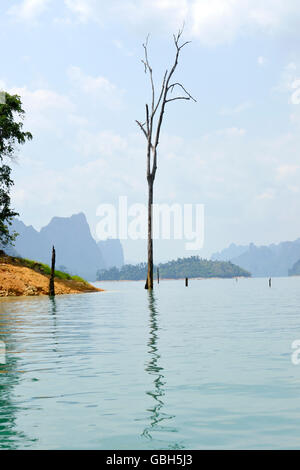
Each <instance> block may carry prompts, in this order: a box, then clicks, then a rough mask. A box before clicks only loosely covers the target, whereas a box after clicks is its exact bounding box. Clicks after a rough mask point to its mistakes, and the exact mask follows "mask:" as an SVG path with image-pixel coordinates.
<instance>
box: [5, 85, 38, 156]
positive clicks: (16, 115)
mask: <svg viewBox="0 0 300 470" xmlns="http://www.w3.org/2000/svg"><path fill="white" fill-rule="evenodd" d="M4 95H5V100H4V101H5V102H4V103H3V104H0V130H1V131H0V132H1V137H0V160H1V161H2V160H3V158H5V157H8V158H13V157H14V154H15V150H16V146H17V145H22V144H25V142H26V140H31V139H32V135H31V133H30V132H24V131H23V122H22V120H23V119H24V116H25V111H24V110H23V109H22V102H21V98H20V96H18V95H10V94H8V93H5V94H4ZM17 119H19V120H17Z"/></svg>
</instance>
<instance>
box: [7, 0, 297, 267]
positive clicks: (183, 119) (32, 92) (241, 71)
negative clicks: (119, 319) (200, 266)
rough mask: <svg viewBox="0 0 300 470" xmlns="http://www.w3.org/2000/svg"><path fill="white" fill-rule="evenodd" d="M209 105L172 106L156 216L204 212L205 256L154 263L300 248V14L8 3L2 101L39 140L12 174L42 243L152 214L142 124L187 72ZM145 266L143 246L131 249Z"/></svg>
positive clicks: (165, 252)
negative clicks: (105, 209) (251, 248)
mask: <svg viewBox="0 0 300 470" xmlns="http://www.w3.org/2000/svg"><path fill="white" fill-rule="evenodd" d="M183 23H184V24H185V26H184V34H183V37H184V40H188V41H191V43H190V44H188V45H187V46H186V47H185V48H184V49H183V50H182V54H181V56H180V62H179V65H178V68H177V71H176V80H178V81H180V82H181V83H183V84H184V86H185V87H186V88H187V89H188V91H189V92H190V93H191V94H192V95H193V96H194V97H195V98H196V100H197V102H196V103H194V102H192V101H175V102H172V103H169V104H168V108H167V111H166V116H165V121H164V123H163V128H162V135H161V139H160V146H159V155H158V170H157V177H156V180H155V202H156V203H166V204H173V203H180V204H186V203H192V204H204V207H205V227H204V231H205V239H204V246H203V249H202V250H199V251H197V252H189V251H187V250H185V244H184V243H183V242H181V241H171V242H167V241H157V242H155V252H154V254H155V261H165V260H167V259H174V258H177V257H178V256H190V255H194V254H199V255H200V256H209V255H210V254H211V253H213V252H215V251H219V250H220V249H222V248H225V247H226V246H228V245H229V244H230V243H232V242H234V243H237V244H248V243H251V242H253V243H255V244H258V245H262V244H270V243H278V242H280V241H284V240H294V239H296V238H298V237H300V217H299V209H300V198H299V196H300V184H299V181H300V178H299V177H300V155H299V150H300V132H299V131H300V47H299V46H300V3H299V1H298V0H159V1H158V0H151V1H150V0H138V1H137V0H110V1H109V2H107V1H102V0H2V1H1V4H0V38H1V43H2V48H1V68H0V89H2V90H5V91H8V92H9V93H14V94H15V93H16V94H18V95H20V96H21V99H22V102H23V107H24V109H25V111H26V118H25V122H24V129H25V130H29V131H31V132H32V134H33V137H34V138H33V140H32V142H30V143H27V144H26V145H25V146H22V148H20V149H18V158H17V161H16V162H15V163H14V164H13V178H14V180H15V187H14V189H13V192H12V202H13V206H14V207H15V208H16V209H17V211H18V212H19V213H20V218H21V220H23V222H24V223H26V224H27V225H33V226H34V227H35V228H37V229H40V228H41V227H42V226H44V225H46V224H48V223H49V221H50V220H51V218H52V217H54V216H62V217H68V216H70V215H72V214H75V213H79V212H84V213H85V214H86V216H87V219H88V222H89V224H90V227H91V231H92V233H93V235H94V236H95V237H96V226H97V223H98V222H99V217H98V216H97V208H98V206H99V205H100V204H115V205H116V204H117V203H118V198H119V197H120V196H127V197H128V201H129V204H130V203H146V201H147V183H146V175H145V171H146V142H145V138H144V136H143V135H142V133H141V131H140V130H139V129H138V127H137V125H136V123H135V120H136V119H138V120H143V118H144V110H145V103H146V102H147V101H149V99H150V87H149V81H148V77H147V76H146V75H145V73H144V68H143V64H142V63H141V59H142V58H143V48H142V44H143V42H144V41H145V38H146V36H147V34H148V33H149V34H150V38H149V60H150V62H151V65H152V68H153V73H154V79H155V83H156V85H157V86H159V84H160V83H161V80H162V77H163V73H164V70H165V69H166V68H169V67H170V65H171V64H172V61H173V59H174V43H173V39H172V37H173V36H172V35H173V33H176V32H177V31H178V29H179V28H180V27H181V26H182V24H183ZM123 246H124V249H125V258H126V260H127V261H130V262H136V261H142V260H144V259H145V257H146V256H145V254H146V251H145V250H146V245H145V242H144V241H130V240H129V241H124V242H123Z"/></svg>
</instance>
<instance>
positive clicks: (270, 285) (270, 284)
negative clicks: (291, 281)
mask: <svg viewBox="0 0 300 470" xmlns="http://www.w3.org/2000/svg"><path fill="white" fill-rule="evenodd" d="M269 287H272V278H271V277H270V279H269Z"/></svg>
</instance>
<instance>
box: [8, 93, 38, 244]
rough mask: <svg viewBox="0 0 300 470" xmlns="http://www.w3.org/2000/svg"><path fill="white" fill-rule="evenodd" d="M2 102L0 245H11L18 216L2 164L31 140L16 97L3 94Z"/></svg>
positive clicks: (10, 181)
mask: <svg viewBox="0 0 300 470" xmlns="http://www.w3.org/2000/svg"><path fill="white" fill-rule="evenodd" d="M2 95H3V96H4V100H3V101H4V102H3V103H2V100H1V102H0V162H1V166H0V245H2V246H6V245H8V244H9V243H13V241H14V240H15V238H16V236H17V233H15V232H14V233H12V234H11V233H10V230H9V227H10V225H11V223H12V219H13V218H14V217H15V216H16V215H19V214H18V213H17V212H15V211H14V210H12V209H11V206H10V204H11V200H10V190H11V187H12V186H13V184H14V183H13V181H12V179H11V177H10V175H11V168H10V167H9V166H8V165H7V164H4V163H3V160H4V158H7V159H9V160H11V159H12V158H13V157H14V156H15V151H16V147H17V145H22V144H24V143H25V142H26V140H31V139H32V135H31V134H30V132H24V131H23V123H22V120H23V118H24V115H25V112H24V110H23V109H22V103H21V99H20V97H19V96H18V95H9V94H8V93H3V94H2Z"/></svg>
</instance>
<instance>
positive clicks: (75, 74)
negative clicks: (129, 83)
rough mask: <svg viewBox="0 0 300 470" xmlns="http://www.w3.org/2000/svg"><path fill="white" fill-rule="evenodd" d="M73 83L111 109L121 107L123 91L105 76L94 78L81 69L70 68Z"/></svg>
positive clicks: (69, 72) (69, 73)
mask: <svg viewBox="0 0 300 470" xmlns="http://www.w3.org/2000/svg"><path fill="white" fill-rule="evenodd" d="M68 75H69V78H70V79H71V81H72V82H73V83H74V84H75V85H76V86H77V87H78V88H79V89H80V90H81V91H82V92H83V93H85V94H87V95H91V96H93V97H97V98H98V99H101V100H102V101H103V102H104V103H105V104H106V105H107V106H108V107H109V108H116V107H119V106H120V105H121V101H122V94H123V93H122V91H121V90H119V89H118V88H117V87H116V85H114V84H113V83H111V82H110V81H109V80H108V79H107V78H105V77H103V76H98V77H93V76H91V75H87V74H85V73H83V72H82V70H81V69H80V67H74V66H72V67H69V69H68Z"/></svg>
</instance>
